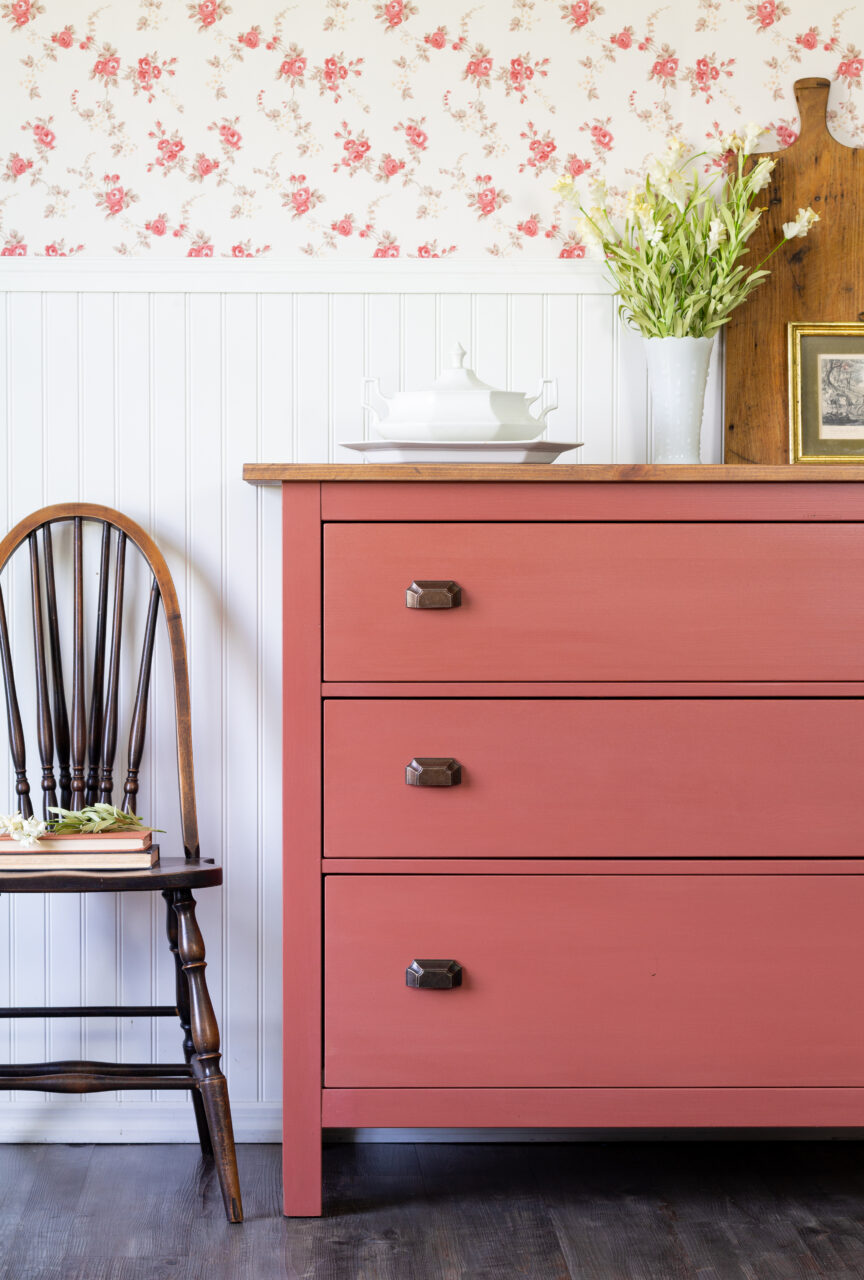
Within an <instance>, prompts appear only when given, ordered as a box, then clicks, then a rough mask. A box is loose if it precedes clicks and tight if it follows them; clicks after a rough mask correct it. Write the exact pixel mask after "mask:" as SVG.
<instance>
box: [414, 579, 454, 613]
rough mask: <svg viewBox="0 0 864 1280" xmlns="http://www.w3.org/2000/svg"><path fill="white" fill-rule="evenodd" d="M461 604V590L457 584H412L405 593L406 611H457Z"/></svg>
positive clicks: (429, 582)
mask: <svg viewBox="0 0 864 1280" xmlns="http://www.w3.org/2000/svg"><path fill="white" fill-rule="evenodd" d="M461 603H462V588H461V587H460V586H459V583H458V582H452V581H450V580H449V579H448V580H447V581H441V582H434V581H431V580H424V581H422V582H412V583H411V586H410V587H409V588H408V590H407V591H406V592H405V607H406V608H407V609H458V608H459V606H460V604H461Z"/></svg>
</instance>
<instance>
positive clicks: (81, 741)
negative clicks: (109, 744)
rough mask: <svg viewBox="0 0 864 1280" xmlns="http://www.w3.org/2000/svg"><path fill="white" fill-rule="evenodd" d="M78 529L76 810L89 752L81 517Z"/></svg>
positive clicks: (79, 806) (81, 799)
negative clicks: (85, 685) (85, 758)
mask: <svg viewBox="0 0 864 1280" xmlns="http://www.w3.org/2000/svg"><path fill="white" fill-rule="evenodd" d="M73 525H74V535H73V536H74V570H73V593H74V603H73V613H72V617H73V625H72V799H71V805H72V808H73V809H82V808H83V807H84V753H85V752H86V750H87V711H86V700H85V693H84V533H83V525H84V522H83V521H82V519H81V517H80V516H76V517H75V520H74V522H73Z"/></svg>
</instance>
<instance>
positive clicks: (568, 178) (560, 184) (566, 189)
mask: <svg viewBox="0 0 864 1280" xmlns="http://www.w3.org/2000/svg"><path fill="white" fill-rule="evenodd" d="M552 190H553V191H556V192H557V193H558V194H559V195H562V196H572V195H573V175H572V173H562V174H561V177H560V178H559V179H558V180H557V182H556V183H555V185H554V187H553V188H552Z"/></svg>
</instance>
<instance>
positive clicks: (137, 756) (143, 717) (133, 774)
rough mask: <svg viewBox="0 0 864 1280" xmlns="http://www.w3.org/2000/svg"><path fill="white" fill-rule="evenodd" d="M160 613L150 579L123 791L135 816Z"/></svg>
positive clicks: (156, 591)
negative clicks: (135, 802) (127, 765)
mask: <svg viewBox="0 0 864 1280" xmlns="http://www.w3.org/2000/svg"><path fill="white" fill-rule="evenodd" d="M158 612H159V584H158V583H157V581H156V579H155V578H154V579H153V586H152V587H151V588H150V603H149V605H148V606H147V622H146V624H145V627H144V647H143V648H142V650H141V665H140V667H139V668H138V688H137V690H136V692H135V708H134V710H133V712H132V728H131V729H130V732H129V767H128V769H127V770H126V782H125V784H124V787H123V809H124V810H125V811H126V812H127V813H129V812H134V809H135V805H134V801H135V797H136V795H137V794H138V771H139V769H140V768H141V757H142V755H143V754H144V737H145V734H146V732H147V700H148V697H149V693H150V672H151V669H152V666H153V641H154V640H155V638H156V617H157V614H158Z"/></svg>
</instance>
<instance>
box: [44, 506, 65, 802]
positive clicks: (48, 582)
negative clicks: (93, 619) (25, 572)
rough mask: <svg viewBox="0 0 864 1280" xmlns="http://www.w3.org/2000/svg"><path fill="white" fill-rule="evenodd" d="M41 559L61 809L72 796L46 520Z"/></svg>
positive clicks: (52, 569)
mask: <svg viewBox="0 0 864 1280" xmlns="http://www.w3.org/2000/svg"><path fill="white" fill-rule="evenodd" d="M42 560H43V563H44V565H45V596H46V600H47V603H48V643H49V647H50V652H51V684H52V688H53V693H54V749H55V752H56V754H57V773H58V778H57V780H58V783H59V786H60V803H61V805H62V806H63V808H64V809H68V808H69V805H70V803H71V797H72V791H71V774H70V773H69V713H68V711H67V710H66V689H65V687H64V684H63V657H62V654H61V651H60V622H59V616H58V611H57V586H56V580H55V577H54V543H53V541H52V537H51V526H50V524H46V525H44V526H43V528H42Z"/></svg>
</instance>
